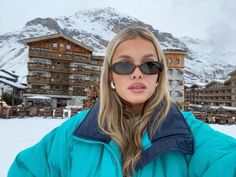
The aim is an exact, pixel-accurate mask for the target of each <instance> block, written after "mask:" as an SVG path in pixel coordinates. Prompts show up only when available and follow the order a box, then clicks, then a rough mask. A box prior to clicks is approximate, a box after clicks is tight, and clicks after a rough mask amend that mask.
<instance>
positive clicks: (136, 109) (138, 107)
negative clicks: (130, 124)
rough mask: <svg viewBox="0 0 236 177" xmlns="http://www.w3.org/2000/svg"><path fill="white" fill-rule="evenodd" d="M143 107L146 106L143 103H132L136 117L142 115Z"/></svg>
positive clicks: (131, 106)
mask: <svg viewBox="0 0 236 177" xmlns="http://www.w3.org/2000/svg"><path fill="white" fill-rule="evenodd" d="M143 107H144V104H143V103H141V104H135V105H130V108H131V110H132V112H133V113H134V115H135V117H137V116H140V115H142V113H143Z"/></svg>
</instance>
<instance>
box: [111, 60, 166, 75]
mask: <svg viewBox="0 0 236 177" xmlns="http://www.w3.org/2000/svg"><path fill="white" fill-rule="evenodd" d="M136 67H138V68H139V69H140V71H141V72H142V73H143V74H146V75H155V74H159V73H160V72H162V71H163V69H164V66H163V64H162V63H160V62H158V61H148V62H146V63H143V64H141V65H134V64H133V63H128V62H117V63H114V64H113V65H112V66H111V70H112V71H113V72H114V73H116V74H120V75H128V74H132V73H133V72H134V70H135V68H136Z"/></svg>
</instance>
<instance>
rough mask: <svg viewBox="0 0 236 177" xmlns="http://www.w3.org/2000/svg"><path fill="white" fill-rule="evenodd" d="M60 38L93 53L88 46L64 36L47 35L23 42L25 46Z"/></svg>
mask: <svg viewBox="0 0 236 177" xmlns="http://www.w3.org/2000/svg"><path fill="white" fill-rule="evenodd" d="M60 37H62V38H64V39H67V40H68V41H70V42H73V43H75V44H77V45H79V46H81V47H83V48H85V49H87V50H89V51H91V52H93V48H92V47H89V46H87V45H85V44H83V43H81V42H79V41H77V40H75V39H73V38H70V37H68V36H66V35H64V34H51V35H47V36H41V37H35V38H28V39H26V40H25V41H26V43H27V44H29V43H33V42H37V41H42V40H48V39H56V38H60Z"/></svg>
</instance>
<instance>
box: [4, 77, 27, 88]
mask: <svg viewBox="0 0 236 177" xmlns="http://www.w3.org/2000/svg"><path fill="white" fill-rule="evenodd" d="M0 82H3V83H5V84H8V85H11V86H12V87H16V88H19V89H25V88H26V86H24V85H21V84H20V83H17V82H12V81H9V80H6V79H3V78H0Z"/></svg>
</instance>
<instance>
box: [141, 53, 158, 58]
mask: <svg viewBox="0 0 236 177" xmlns="http://www.w3.org/2000/svg"><path fill="white" fill-rule="evenodd" d="M148 57H154V58H157V55H156V54H151V53H150V54H146V55H144V56H143V58H148Z"/></svg>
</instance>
